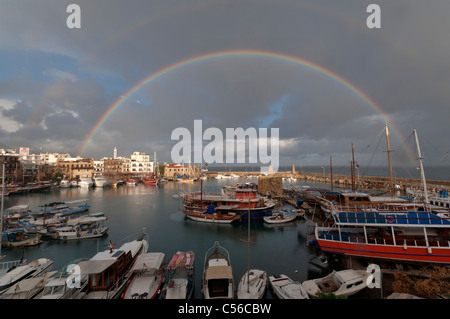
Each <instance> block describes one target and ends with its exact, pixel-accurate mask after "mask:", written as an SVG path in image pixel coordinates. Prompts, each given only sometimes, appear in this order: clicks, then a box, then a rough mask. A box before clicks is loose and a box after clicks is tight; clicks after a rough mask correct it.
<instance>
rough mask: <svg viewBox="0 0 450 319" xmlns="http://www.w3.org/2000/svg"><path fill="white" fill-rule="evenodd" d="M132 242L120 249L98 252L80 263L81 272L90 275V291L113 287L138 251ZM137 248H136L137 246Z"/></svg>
mask: <svg viewBox="0 0 450 319" xmlns="http://www.w3.org/2000/svg"><path fill="white" fill-rule="evenodd" d="M127 245H130V243H128V244H125V245H123V246H122V247H120V248H119V249H111V250H106V251H103V252H99V253H97V254H96V255H95V256H94V257H92V258H91V259H90V260H88V261H82V262H80V263H79V266H80V268H81V274H83V275H89V279H88V288H87V289H88V291H107V290H109V289H110V288H111V287H113V286H114V285H115V284H116V283H117V282H118V281H119V280H120V279H121V278H122V277H123V276H124V274H126V273H127V271H128V270H129V268H130V266H131V264H132V263H133V261H134V260H135V256H136V254H138V251H140V250H141V249H142V246H140V247H139V249H138V251H136V250H133V248H135V247H136V245H135V247H132V246H127ZM135 249H136V248H135Z"/></svg>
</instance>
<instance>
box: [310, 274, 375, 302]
mask: <svg viewBox="0 0 450 319" xmlns="http://www.w3.org/2000/svg"><path fill="white" fill-rule="evenodd" d="M369 275H370V273H369V272H367V271H365V270H353V269H346V270H341V271H335V270H333V271H332V272H331V273H330V274H328V275H327V276H325V277H322V278H317V279H311V280H306V281H304V282H303V284H302V285H303V288H305V290H306V291H307V292H308V294H309V295H310V296H312V297H315V296H317V295H319V294H321V293H323V294H329V293H332V294H334V295H335V296H351V295H354V294H356V293H357V292H359V291H361V290H363V289H364V288H366V287H367V278H368V277H369Z"/></svg>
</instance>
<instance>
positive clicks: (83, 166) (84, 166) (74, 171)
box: [56, 158, 94, 179]
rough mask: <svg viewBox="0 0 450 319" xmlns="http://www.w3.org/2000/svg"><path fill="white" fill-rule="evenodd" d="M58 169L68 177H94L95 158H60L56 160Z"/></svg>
mask: <svg viewBox="0 0 450 319" xmlns="http://www.w3.org/2000/svg"><path fill="white" fill-rule="evenodd" d="M56 171H57V172H60V173H61V174H62V175H63V177H64V178H66V179H79V178H81V177H91V178H92V175H93V173H94V160H93V159H92V158H59V159H58V160H57V161H56Z"/></svg>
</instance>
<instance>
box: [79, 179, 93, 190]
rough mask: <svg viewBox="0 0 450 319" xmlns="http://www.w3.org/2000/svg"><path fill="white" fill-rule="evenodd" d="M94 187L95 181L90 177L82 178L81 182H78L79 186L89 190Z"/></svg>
mask: <svg viewBox="0 0 450 319" xmlns="http://www.w3.org/2000/svg"><path fill="white" fill-rule="evenodd" d="M93 185H94V181H93V180H92V178H90V177H81V178H80V181H79V182H78V186H80V187H84V188H89V187H92V186H93Z"/></svg>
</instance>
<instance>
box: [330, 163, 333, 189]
mask: <svg viewBox="0 0 450 319" xmlns="http://www.w3.org/2000/svg"><path fill="white" fill-rule="evenodd" d="M330 180H331V181H330V182H331V191H333V160H332V157H331V156H330Z"/></svg>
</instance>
